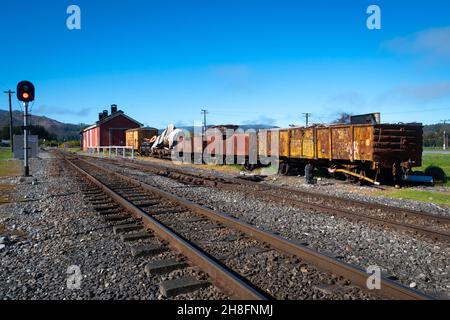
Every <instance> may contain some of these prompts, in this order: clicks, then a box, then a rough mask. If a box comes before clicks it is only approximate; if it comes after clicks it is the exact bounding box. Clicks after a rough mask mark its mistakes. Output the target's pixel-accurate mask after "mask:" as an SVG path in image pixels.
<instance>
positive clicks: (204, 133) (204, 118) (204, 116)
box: [202, 109, 208, 136]
mask: <svg viewBox="0 0 450 320" xmlns="http://www.w3.org/2000/svg"><path fill="white" fill-rule="evenodd" d="M202 114H203V136H205V135H206V115H207V114H208V110H205V109H202Z"/></svg>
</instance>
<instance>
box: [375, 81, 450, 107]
mask: <svg viewBox="0 0 450 320" xmlns="http://www.w3.org/2000/svg"><path fill="white" fill-rule="evenodd" d="M448 97H450V81H441V82H435V83H429V84H419V85H411V84H408V85H401V86H397V87H394V88H392V89H391V90H389V91H387V92H385V93H383V94H381V95H380V96H379V97H378V99H376V100H377V102H378V103H382V104H384V103H389V102H390V103H393V102H411V103H422V104H426V103H430V102H434V101H437V100H440V99H444V98H448Z"/></svg>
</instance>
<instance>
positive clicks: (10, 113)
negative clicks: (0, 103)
mask: <svg viewBox="0 0 450 320" xmlns="http://www.w3.org/2000/svg"><path fill="white" fill-rule="evenodd" d="M3 92H4V93H6V94H8V97H9V141H10V142H9V145H10V146H11V152H14V142H13V118H12V104H11V95H12V94H14V93H15V92H14V91H11V89H10V90H8V91H3Z"/></svg>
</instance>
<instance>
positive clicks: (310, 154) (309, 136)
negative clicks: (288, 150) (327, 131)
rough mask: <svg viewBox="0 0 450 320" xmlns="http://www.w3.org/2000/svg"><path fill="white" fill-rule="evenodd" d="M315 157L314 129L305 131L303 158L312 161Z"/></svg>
mask: <svg viewBox="0 0 450 320" xmlns="http://www.w3.org/2000/svg"><path fill="white" fill-rule="evenodd" d="M314 156H315V152H314V128H308V129H303V139H302V158H306V159H312V158H314Z"/></svg>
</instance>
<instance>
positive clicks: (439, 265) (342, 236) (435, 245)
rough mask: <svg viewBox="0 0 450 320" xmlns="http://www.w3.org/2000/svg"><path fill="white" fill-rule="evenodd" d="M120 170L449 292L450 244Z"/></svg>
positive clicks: (421, 286)
mask: <svg viewBox="0 0 450 320" xmlns="http://www.w3.org/2000/svg"><path fill="white" fill-rule="evenodd" d="M103 165H106V166H108V167H110V168H113V167H114V166H113V165H110V164H105V163H104V164H103ZM116 169H117V168H116ZM118 171H122V172H126V173H127V174H133V175H134V177H137V178H139V179H141V180H145V181H146V182H148V183H150V184H153V185H155V186H158V187H161V188H162V189H164V190H166V191H170V192H172V193H173V194H176V195H178V196H181V197H184V198H186V199H189V200H192V201H194V202H197V203H200V204H203V205H205V206H208V207H210V208H212V209H215V210H220V211H223V212H226V213H228V214H231V215H233V216H236V217H238V218H240V219H242V220H244V221H246V222H248V223H251V224H253V225H255V226H257V227H259V228H261V229H264V230H268V231H272V232H277V233H279V234H280V235H281V236H283V237H286V238H288V239H292V240H296V241H300V242H304V243H308V245H309V246H310V247H311V248H313V249H315V250H318V251H319V252H323V253H327V254H330V255H331V256H334V257H338V258H339V259H341V260H342V261H345V262H347V263H350V264H353V265H357V266H359V267H361V268H363V269H366V268H367V267H369V266H371V265H376V266H379V267H380V268H381V270H382V272H383V273H384V274H385V275H389V276H393V279H398V280H397V281H399V282H401V283H402V284H404V285H405V286H408V287H411V288H414V289H417V290H420V291H423V292H425V293H428V294H430V295H433V296H437V297H443V298H449V297H450V295H449V292H450V277H449V271H450V267H449V258H450V249H449V246H448V245H447V244H446V243H442V242H435V241H433V240H428V239H425V238H423V237H415V236H414V235H411V234H407V233H404V232H400V231H395V230H391V229H385V228H382V227H378V226H374V225H370V224H367V223H363V222H359V223H358V222H352V221H349V220H347V219H344V218H339V217H335V216H330V215H328V214H320V213H311V212H307V211H305V210H301V209H299V208H295V207H291V206H288V205H283V206H281V205H279V204H276V203H273V202H270V201H267V200H266V201H262V200H259V199H256V198H254V197H251V196H249V195H247V194H244V193H242V192H232V191H224V190H218V189H216V188H211V187H203V186H189V185H186V184H182V183H179V182H177V181H174V180H172V179H168V178H165V177H161V176H155V175H149V174H143V173H139V172H137V171H136V170H128V169H127V170H126V171H123V169H120V170H118Z"/></svg>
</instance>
